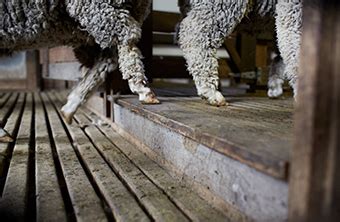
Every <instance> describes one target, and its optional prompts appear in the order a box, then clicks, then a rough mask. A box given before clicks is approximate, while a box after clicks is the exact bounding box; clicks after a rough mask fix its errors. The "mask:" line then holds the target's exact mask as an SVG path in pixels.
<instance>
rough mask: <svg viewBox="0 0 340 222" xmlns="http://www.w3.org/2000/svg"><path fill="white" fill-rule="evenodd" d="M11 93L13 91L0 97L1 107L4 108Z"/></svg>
mask: <svg viewBox="0 0 340 222" xmlns="http://www.w3.org/2000/svg"><path fill="white" fill-rule="evenodd" d="M11 95H12V94H11V93H3V96H2V97H1V98H0V108H2V107H3V106H4V105H5V104H6V102H7V100H8V99H9V97H10V96H11Z"/></svg>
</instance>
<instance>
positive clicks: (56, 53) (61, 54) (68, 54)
mask: <svg viewBox="0 0 340 222" xmlns="http://www.w3.org/2000/svg"><path fill="white" fill-rule="evenodd" d="M48 55H49V63H63V62H76V61H77V59H76V57H75V56H74V53H73V50H72V48H70V47H65V46H63V47H56V48H51V49H49V51H48Z"/></svg>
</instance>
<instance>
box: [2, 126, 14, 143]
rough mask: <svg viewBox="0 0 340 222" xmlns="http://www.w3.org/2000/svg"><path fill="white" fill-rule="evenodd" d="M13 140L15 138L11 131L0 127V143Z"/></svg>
mask: <svg viewBox="0 0 340 222" xmlns="http://www.w3.org/2000/svg"><path fill="white" fill-rule="evenodd" d="M10 142H13V138H12V137H11V136H10V135H9V133H8V132H7V131H6V130H4V129H3V128H2V127H0V143H10Z"/></svg>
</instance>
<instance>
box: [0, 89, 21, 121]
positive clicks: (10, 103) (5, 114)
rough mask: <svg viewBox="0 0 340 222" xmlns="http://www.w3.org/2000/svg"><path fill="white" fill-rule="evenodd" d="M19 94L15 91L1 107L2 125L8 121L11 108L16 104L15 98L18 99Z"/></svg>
mask: <svg viewBox="0 0 340 222" xmlns="http://www.w3.org/2000/svg"><path fill="white" fill-rule="evenodd" d="M17 96H18V94H17V93H15V94H14V95H12V96H11V97H10V98H9V99H8V100H7V102H6V103H5V104H4V105H3V106H2V107H1V109H0V126H2V125H4V124H5V123H6V119H7V117H8V116H9V115H10V113H9V112H10V110H11V108H12V107H13V106H14V105H15V100H16V99H17Z"/></svg>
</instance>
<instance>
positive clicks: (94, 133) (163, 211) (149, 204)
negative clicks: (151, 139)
mask: <svg viewBox="0 0 340 222" xmlns="http://www.w3.org/2000/svg"><path fill="white" fill-rule="evenodd" d="M75 117H76V120H77V121H78V122H79V123H80V124H81V125H83V126H84V125H86V126H87V127H86V128H85V132H86V133H87V134H88V135H89V136H90V137H91V138H96V139H95V140H94V141H93V142H94V144H95V145H96V147H97V148H98V150H99V152H100V153H101V154H102V155H103V157H104V158H105V160H106V161H107V162H108V163H109V164H110V166H111V167H112V168H113V169H114V170H115V172H116V173H117V174H118V175H120V177H121V178H122V179H123V180H124V181H125V182H126V183H127V184H128V186H129V188H130V189H131V190H132V191H133V192H134V193H135V195H136V196H137V198H138V199H139V201H141V202H142V203H143V205H144V206H145V208H146V209H147V210H148V211H149V213H150V214H151V216H152V217H153V218H154V219H155V220H156V221H187V220H188V219H187V217H186V216H185V215H183V213H182V212H181V211H180V210H179V209H178V208H177V207H176V206H175V205H174V204H173V203H172V202H170V201H169V199H168V196H166V195H164V193H163V191H162V190H160V189H159V188H158V187H157V186H155V185H154V184H153V183H152V182H151V181H150V180H148V178H147V177H146V176H145V175H144V174H143V173H142V172H141V171H140V169H139V168H137V167H136V166H135V165H134V164H132V163H131V161H130V160H129V159H128V158H127V157H126V156H125V155H124V154H123V153H121V151H120V150H119V149H118V148H117V147H116V146H115V145H114V144H112V143H111V141H109V140H108V139H107V138H106V137H105V136H104V135H103V134H102V133H101V132H100V131H99V130H98V129H97V128H96V127H94V126H91V125H90V124H89V122H88V120H87V118H86V117H84V116H83V115H76V116H75ZM99 141H100V142H99Z"/></svg>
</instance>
